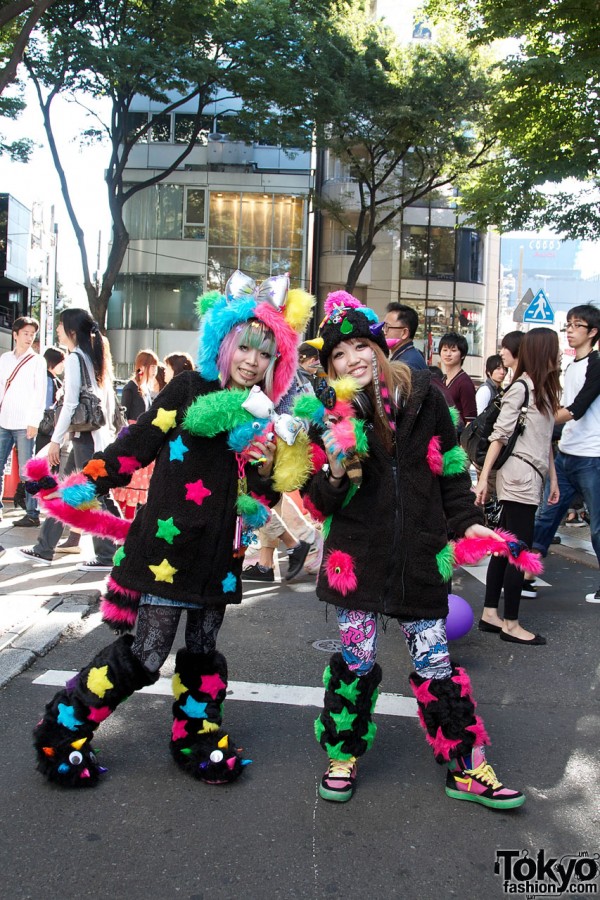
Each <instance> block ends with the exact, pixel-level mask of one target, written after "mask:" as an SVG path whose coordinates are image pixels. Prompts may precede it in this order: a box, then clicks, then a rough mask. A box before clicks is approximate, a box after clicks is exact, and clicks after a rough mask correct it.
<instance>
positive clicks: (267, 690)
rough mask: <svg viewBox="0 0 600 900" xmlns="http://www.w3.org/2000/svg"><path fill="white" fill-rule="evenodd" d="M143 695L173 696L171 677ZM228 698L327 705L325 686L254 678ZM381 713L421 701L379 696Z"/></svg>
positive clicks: (58, 676) (49, 680)
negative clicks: (261, 680)
mask: <svg viewBox="0 0 600 900" xmlns="http://www.w3.org/2000/svg"><path fill="white" fill-rule="evenodd" d="M76 674H77V673H76V672H67V671H63V670H60V669H48V670H47V671H46V672H44V673H43V674H42V675H40V676H39V677H38V678H35V679H34V681H33V684H43V685H52V686H53V687H62V686H63V685H64V684H65V682H67V681H69V679H71V678H73V677H74V676H75V675H76ZM139 693H140V694H155V695H156V694H158V695H159V696H161V697H170V696H172V694H171V679H170V678H159V679H158V681H157V682H156V684H153V685H150V687H145V688H142V690H141V691H139ZM227 699H228V700H245V701H246V702H248V703H279V704H281V705H283V706H315V707H317V708H318V709H320V708H321V707H322V706H323V688H319V687H309V686H307V685H295V684H262V683H255V682H252V681H230V682H229V684H228V686H227ZM376 712H377V713H379V714H380V715H382V716H408V717H410V718H413V717H416V715H417V702H416V700H414V699H413V698H412V697H403V696H402V694H386V693H382V694H380V695H379V699H378V700H377V710H376Z"/></svg>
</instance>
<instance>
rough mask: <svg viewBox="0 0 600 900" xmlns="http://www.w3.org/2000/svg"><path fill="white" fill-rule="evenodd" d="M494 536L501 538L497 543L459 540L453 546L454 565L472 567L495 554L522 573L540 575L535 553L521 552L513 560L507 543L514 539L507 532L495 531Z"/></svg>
mask: <svg viewBox="0 0 600 900" xmlns="http://www.w3.org/2000/svg"><path fill="white" fill-rule="evenodd" d="M496 534H498V535H500V537H502V538H503V540H502V541H497V540H496V539H495V538H491V537H472V538H467V537H464V538H461V539H460V540H459V541H456V543H455V545H454V560H455V565H457V566H463V565H473V563H477V562H479V561H480V560H482V559H483V557H484V556H487V555H488V554H492V553H497V554H498V555H499V556H505V557H506V558H507V559H508V561H509V563H510V564H511V565H513V566H516V567H517V569H520V570H521V571H522V572H527V573H528V574H529V575H541V574H542V572H543V571H544V566H543V564H542V561H541V559H540V557H539V556H538V555H537V553H533V552H532V551H531V550H522V551H521V552H520V553H519V555H518V556H517V558H516V559H515V558H514V557H513V556H512V555H511V553H510V552H509V549H508V544H507V541H516V540H517V539H516V537H515V536H514V535H513V534H510V532H508V531H496Z"/></svg>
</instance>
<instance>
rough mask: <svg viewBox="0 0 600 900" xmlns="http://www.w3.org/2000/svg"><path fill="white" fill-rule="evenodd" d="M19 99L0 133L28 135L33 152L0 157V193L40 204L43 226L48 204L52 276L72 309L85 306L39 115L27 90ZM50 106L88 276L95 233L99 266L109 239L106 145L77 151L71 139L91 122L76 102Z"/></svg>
mask: <svg viewBox="0 0 600 900" xmlns="http://www.w3.org/2000/svg"><path fill="white" fill-rule="evenodd" d="M25 99H26V101H27V108H26V110H25V111H24V112H23V114H22V115H21V116H20V117H19V118H18V119H17V120H16V121H15V122H11V121H10V120H7V119H2V120H0V130H1V131H2V133H3V135H4V137H5V139H7V140H10V139H13V140H14V139H16V138H21V137H29V138H31V139H32V140H33V141H34V142H35V143H36V148H35V150H34V152H33V153H32V155H31V158H30V160H29V162H28V163H13V162H11V161H10V160H9V159H8V158H7V157H5V156H0V192H3V193H9V194H11V195H12V196H13V197H15V199H17V200H19V201H20V202H21V203H23V204H24V205H25V206H27V207H29V209H31V207H32V205H33V203H34V202H36V201H41V202H43V203H44V205H45V216H46V217H47V218H46V221H48V222H49V221H50V207H51V206H52V205H54V208H55V222H56V223H57V225H58V264H57V270H58V277H59V280H60V282H61V284H62V286H63V290H64V292H65V294H66V295H67V297H69V298H70V299H71V301H72V303H73V305H77V306H84V307H87V298H86V295H85V291H84V289H83V276H82V274H81V261H80V255H79V248H78V246H77V242H76V240H75V235H74V232H73V228H72V226H71V222H70V219H69V216H68V213H67V210H66V206H65V204H64V201H63V199H62V193H61V190H60V182H59V179H58V175H57V173H56V170H55V168H54V164H53V162H52V157H51V154H50V151H49V149H48V147H47V141H46V132H45V131H44V126H43V122H42V115H41V112H40V110H39V106H38V102H37V97H36V95H35V91H34V90H33V88H32V87H31V88H30V89H28V90H27V91H26V94H25ZM55 104H56V106H55V108H54V113H53V116H52V122H53V125H54V132H55V135H56V138H57V144H58V146H59V151H60V156H61V159H62V161H63V166H64V168H65V171H66V172H67V178H68V181H69V185H70V187H71V199H72V203H73V206H74V208H75V211H76V213H77V215H78V217H79V219H80V224H81V226H82V228H83V230H84V233H85V235H86V246H87V250H88V257H89V265H90V270H91V271H92V272H93V271H95V269H96V260H97V255H98V233H99V232H101V244H102V266H104V264H105V261H106V255H107V244H108V240H109V237H110V215H109V211H108V202H107V193H106V185H105V183H104V169H105V166H106V162H107V160H108V154H109V145H108V144H105V145H104V146H99V145H94V146H85V147H81V146H80V143H79V140H78V138H77V135H78V132H79V131H80V130H82V129H84V128H86V127H90V125H91V124H92V120H91V119H90V117H89V115H87V114H86V113H85V112H84V111H83V110H82V109H81V107H79V106H78V105H77V104H75V103H67V102H66V101H64V100H62V99H61V98H57V100H56V101H55ZM32 274H33V273H32Z"/></svg>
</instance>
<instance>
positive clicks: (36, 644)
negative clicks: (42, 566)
mask: <svg viewBox="0 0 600 900" xmlns="http://www.w3.org/2000/svg"><path fill="white" fill-rule="evenodd" d="M99 597H100V592H99V591H93V592H86V593H83V592H82V593H79V594H68V595H65V596H63V597H60V596H58V597H51V598H50V600H49V601H48V603H47V604H46V605H45V606H44V607H42V609H40V610H38V611H37V613H36V615H35V616H34V617H33V618H31V619H29V620H26V621H25V622H23V623H22V624H21V625H19V626H17V627H16V628H15V630H14V631H8V632H6V633H5V634H4V635H3V636H2V644H1V645H0V687H4V686H5V685H6V684H8V682H9V681H11V680H12V679H13V678H15V677H16V676H17V675H20V674H21V672H24V671H25V669H28V668H29V666H31V665H32V664H33V663H34V662H35V660H36V659H38V658H39V657H40V656H45V654H46V653H48V651H49V650H51V649H52V647H54V646H56V644H57V643H58V641H59V640H60V638H61V637H62V635H63V634H64V633H65V632H66V631H67V629H69V628H70V627H71V626H73V625H75V624H77V623H78V622H80V621H81V620H82V619H84V618H85V617H86V616H88V615H89V613H90V612H91V611H92V608H93V607H94V606H95V605H96V603H97V602H98V599H99Z"/></svg>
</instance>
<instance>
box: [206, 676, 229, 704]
mask: <svg viewBox="0 0 600 900" xmlns="http://www.w3.org/2000/svg"><path fill="white" fill-rule="evenodd" d="M226 687H227V685H226V684H225V682H224V681H223V679H222V678H221V676H220V675H219V674H218V673H217V672H215V674H214V675H203V676H202V678H201V679H200V690H201V691H203V693H205V694H208V695H209V696H210V697H212V698H213V700H214V699H215V698H216V696H217V694H218V693H219V691H222V690H224V689H225V688H226Z"/></svg>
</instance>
